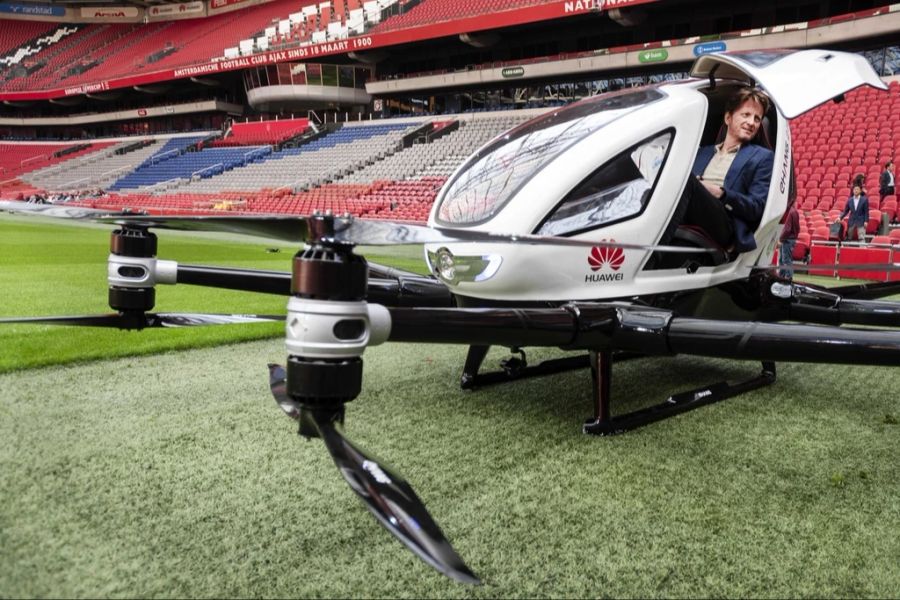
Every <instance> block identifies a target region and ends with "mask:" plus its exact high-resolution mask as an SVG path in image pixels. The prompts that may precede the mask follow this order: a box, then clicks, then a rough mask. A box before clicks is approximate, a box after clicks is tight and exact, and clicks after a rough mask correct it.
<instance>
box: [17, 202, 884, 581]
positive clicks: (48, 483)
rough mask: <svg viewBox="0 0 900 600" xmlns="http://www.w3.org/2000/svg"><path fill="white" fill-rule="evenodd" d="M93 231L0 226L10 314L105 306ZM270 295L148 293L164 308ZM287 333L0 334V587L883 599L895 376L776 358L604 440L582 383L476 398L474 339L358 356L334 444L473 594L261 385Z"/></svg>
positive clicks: (644, 364) (236, 308)
mask: <svg viewBox="0 0 900 600" xmlns="http://www.w3.org/2000/svg"><path fill="white" fill-rule="evenodd" d="M160 238H161V240H160V252H159V255H160V258H165V259H175V260H179V261H181V262H187V263H192V264H227V265H232V266H238V267H259V268H266V269H283V270H287V269H288V265H289V259H290V256H291V255H292V253H293V252H294V250H293V249H292V248H288V247H281V248H280V249H281V251H280V252H278V253H271V252H266V249H267V248H268V247H269V246H273V245H274V244H273V243H266V242H260V241H249V242H248V241H237V240H223V239H220V238H214V237H188V236H184V235H176V234H160ZM107 239H108V229H106V228H97V227H71V226H62V225H55V224H48V223H46V222H44V221H39V220H35V219H24V218H12V217H0V290H2V294H0V316H11V315H26V314H34V315H40V314H78V313H95V312H101V313H102V312H107V311H108V310H109V309H108V307H107V305H106V294H105V289H106V267H105V262H106V255H107V253H108V242H107ZM417 256H418V254H417V252H414V251H410V252H404V253H403V254H402V255H401V256H400V257H399V258H397V259H394V260H397V261H398V262H399V264H400V265H402V266H404V267H405V268H410V266H411V265H413V264H414V263H415V260H416V257H417ZM284 305H285V299H284V298H280V297H275V296H266V295H259V294H246V293H236V292H224V291H217V290H208V289H201V288H193V287H189V286H183V287H167V286H160V287H159V288H158V292H157V310H160V311H168V310H173V311H174V310H191V311H205V312H241V313H246V312H280V311H283V309H284ZM281 327H282V325H281V324H271V325H270V324H263V325H249V326H225V327H210V328H193V329H185V330H165V331H144V332H118V331H96V330H90V329H79V328H70V327H65V328H51V327H45V326H24V325H22V326H5V327H0V440H2V442H0V596H2V597H86V596H90V597H136V596H142V597H143V596H146V597H210V596H221V597H247V596H254V597H255V596H260V597H304V598H317V597H429V598H497V597H504V598H521V597H547V596H550V597H566V598H568V597H579V598H581V597H666V598H671V597H692V598H693V597H760V598H781V597H873V598H881V597H893V598H896V597H900V536H898V535H897V532H898V527H900V461H898V460H897V452H898V448H900V425H898V424H897V421H898V417H900V406H898V398H900V393H898V391H900V376H898V370H897V369H895V368H886V367H882V368H862V367H850V366H840V365H807V364H799V363H794V364H779V365H778V369H779V373H778V381H777V382H776V383H775V385H773V386H770V387H768V388H765V389H762V390H757V391H754V392H751V393H748V394H744V395H742V396H739V397H736V398H733V399H730V400H728V401H727V402H722V403H719V404H717V405H713V406H709V407H705V408H702V409H699V410H696V411H693V412H690V413H687V414H684V415H681V416H678V417H675V418H673V419H669V420H667V421H665V422H661V423H657V424H654V425H651V426H648V427H645V428H643V429H641V430H638V431H635V432H631V433H628V434H625V435H622V436H618V437H614V438H608V439H598V438H590V437H586V436H583V435H581V433H580V423H581V421H582V420H583V419H584V418H585V417H587V416H588V415H589V413H590V388H589V376H588V374H587V373H586V372H570V373H565V374H560V375H554V376H551V377H546V378H542V379H531V380H525V381H520V382H515V383H512V384H508V385H506V386H501V387H494V388H487V389H484V390H480V391H477V392H475V393H470V392H463V391H461V390H460V389H459V387H458V385H457V380H458V376H459V372H460V369H461V365H462V361H463V359H464V357H465V348H464V347H461V346H438V345H425V344H396V343H388V344H385V345H382V346H378V347H374V348H369V349H368V350H367V351H366V353H365V355H364V360H365V377H364V384H363V392H362V394H361V395H360V397H359V398H358V399H356V400H355V401H353V402H352V403H350V404H349V405H348V407H347V423H346V432H347V435H348V436H349V437H351V439H353V440H354V441H356V442H358V443H360V444H361V445H362V446H363V447H365V448H367V449H369V450H370V451H371V452H373V453H374V454H375V455H377V456H379V457H382V458H384V459H385V460H387V461H388V462H389V463H391V464H392V465H393V466H394V467H395V468H397V469H398V470H399V471H400V472H401V473H403V474H404V475H405V476H406V477H407V479H408V480H409V481H410V482H411V483H412V484H413V485H414V486H415V488H416V489H417V491H418V493H419V495H420V496H421V498H422V499H423V501H424V502H425V503H426V505H427V506H428V508H429V510H430V511H431V513H432V515H433V516H434V517H435V519H436V520H437V521H438V523H440V525H441V526H442V528H443V530H444V532H445V533H446V535H447V536H448V538H449V539H450V540H451V542H452V543H453V544H454V546H455V547H456V549H457V550H458V551H459V553H460V554H461V555H462V556H463V558H464V559H465V560H466V562H467V563H468V564H469V566H470V567H472V568H473V570H474V571H475V572H476V573H477V574H478V575H479V576H481V577H482V579H483V580H484V585H483V586H480V587H467V586H462V585H459V584H455V583H453V582H451V581H449V580H447V579H445V578H444V577H442V576H440V575H439V574H437V573H436V572H434V571H433V570H432V569H430V568H429V567H427V566H426V565H425V564H424V563H422V562H421V561H419V560H418V559H416V558H415V557H414V556H413V555H412V554H411V553H409V552H408V551H407V550H406V549H405V548H403V546H402V545H401V544H399V543H398V542H397V541H395V540H394V539H393V538H392V537H391V536H390V535H388V534H387V533H386V532H385V531H384V530H383V529H382V528H381V527H380V526H379V525H378V524H377V523H376V522H375V520H374V519H372V517H371V516H370V515H369V514H368V512H367V511H366V510H365V509H364V508H363V506H362V504H361V503H360V502H359V501H358V500H357V498H356V497H355V496H354V494H353V493H352V492H351V491H350V490H349V489H347V487H346V484H345V483H344V481H343V479H342V478H341V477H340V475H339V474H338V473H337V472H336V470H335V468H334V465H333V463H332V462H331V460H330V458H329V457H328V455H327V453H326V452H325V449H324V448H323V447H322V446H321V443H320V442H318V441H315V440H313V441H311V442H306V441H305V440H302V439H300V438H298V437H297V435H296V428H295V426H294V423H293V422H292V421H290V420H288V419H287V418H285V417H284V416H283V415H282V414H281V411H280V410H279V409H278V408H277V406H276V405H275V403H274V401H273V400H272V398H271V395H270V394H269V391H268V382H267V371H266V363H268V362H283V361H284V358H285V350H284V347H283V341H282V339H281ZM561 354H562V353H561V352H560V351H557V350H552V349H534V350H532V351H529V358H530V359H533V360H536V359H538V358H540V357H551V356H554V357H555V356H560V355H561ZM504 356H505V353H504V352H503V351H501V350H499V349H495V350H494V351H492V353H491V355H490V357H489V359H488V362H489V363H490V364H491V365H496V363H497V360H499V359H500V358H502V357H504ZM757 370H758V365H757V364H754V363H738V362H730V361H721V360H713V359H701V358H692V357H675V358H664V359H663V358H659V359H639V360H633V361H627V362H624V363H621V364H616V365H614V367H613V377H614V379H613V384H612V392H613V395H614V397H615V398H616V401H617V405H616V407H617V409H618V410H630V409H634V408H638V407H640V406H644V405H646V404H649V403H653V402H658V401H660V400H661V399H662V398H664V397H665V396H667V395H668V394H670V393H672V392H675V391H681V390H685V389H690V388H691V387H696V386H698V385H701V384H704V383H709V382H711V381H717V380H721V379H739V378H741V377H745V376H748V375H752V374H755V373H756V371H757Z"/></svg>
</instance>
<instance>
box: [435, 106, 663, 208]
mask: <svg viewBox="0 0 900 600" xmlns="http://www.w3.org/2000/svg"><path fill="white" fill-rule="evenodd" d="M661 98H663V94H662V92H660V91H659V90H657V89H655V88H643V89H640V90H637V91H633V90H627V91H624V92H619V93H613V94H606V95H603V96H595V97H593V98H589V99H587V100H583V101H581V102H579V103H577V104H574V105H572V106H571V107H568V108H565V109H562V110H559V111H553V112H552V113H550V114H548V115H546V116H543V117H541V118H538V119H536V120H534V121H531V122H529V123H526V124H525V125H523V126H521V127H519V128H517V129H514V130H513V131H511V132H510V133H508V134H506V135H504V136H502V137H500V138H498V139H496V140H495V141H494V142H492V143H491V144H489V145H488V146H486V147H485V148H484V149H482V150H481V151H479V152H478V153H477V154H475V156H473V157H472V158H471V159H470V160H469V162H468V163H467V164H466V165H465V166H464V167H463V168H462V169H461V170H460V171H459V173H457V174H456V176H455V177H454V178H453V179H452V180H451V181H450V183H449V184H448V185H447V187H446V192H445V193H444V194H443V197H442V198H441V199H440V201H439V202H440V204H439V206H438V213H437V221H438V222H440V223H443V224H446V225H472V224H476V223H481V222H484V221H486V220H488V219H490V218H491V217H493V216H494V215H495V214H496V213H497V212H498V211H499V210H500V208H502V207H503V205H504V204H506V202H507V201H508V200H509V199H510V198H512V196H513V195H514V194H515V193H516V192H517V191H518V190H519V188H521V187H522V185H523V184H525V182H526V181H528V180H529V179H530V178H531V177H532V176H533V175H534V174H535V173H537V172H538V171H540V170H541V169H542V168H543V167H544V166H545V165H547V164H548V163H549V162H550V161H552V160H553V159H554V158H556V157H557V156H558V155H559V154H560V153H561V152H562V151H564V150H565V149H566V148H568V147H569V146H571V145H572V144H574V143H576V142H578V141H579V140H581V139H583V138H584V137H586V136H587V135H590V134H591V133H593V132H595V131H596V130H598V129H600V128H601V127H604V126H605V125H608V124H609V123H611V122H613V121H615V120H616V119H619V118H621V117H622V116H624V115H626V114H628V113H630V112H633V111H634V110H637V109H638V108H639V107H641V106H644V105H646V104H648V103H650V102H654V101H656V100H659V99H661Z"/></svg>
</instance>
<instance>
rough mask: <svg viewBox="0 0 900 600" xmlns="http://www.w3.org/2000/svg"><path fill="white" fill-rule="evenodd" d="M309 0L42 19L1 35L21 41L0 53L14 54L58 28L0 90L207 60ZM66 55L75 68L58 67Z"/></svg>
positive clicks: (55, 85)
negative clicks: (168, 15)
mask: <svg viewBox="0 0 900 600" xmlns="http://www.w3.org/2000/svg"><path fill="white" fill-rule="evenodd" d="M311 3H312V2H310V1H304V0H301V1H300V2H298V0H274V1H273V2H268V3H265V4H259V5H256V6H251V7H248V8H245V9H243V10H239V11H234V12H230V13H225V14H220V15H214V16H211V17H207V18H203V19H185V20H181V21H167V22H160V23H152V24H149V25H143V24H142V25H108V24H94V25H79V26H67V25H58V26H57V25H54V26H51V27H49V28H47V27H46V24H40V27H37V26H35V27H32V28H31V29H29V31H28V32H27V33H25V32H23V33H21V34H16V35H7V36H6V37H4V38H2V39H5V40H8V43H9V44H16V43H17V42H18V43H19V44H20V45H19V46H18V47H16V48H15V49H12V48H11V49H9V50H8V51H7V52H5V53H0V54H3V55H10V56H14V55H15V54H16V52H17V51H19V50H21V49H22V46H21V44H27V43H29V42H30V41H31V40H34V39H36V38H35V36H41V35H43V36H45V37H46V36H47V35H49V34H50V33H53V32H59V33H58V35H54V37H53V39H52V40H45V41H43V42H42V43H41V44H40V45H39V46H37V45H35V46H34V47H33V48H31V50H30V51H29V52H28V53H26V54H24V55H23V57H20V59H19V62H21V61H22V60H26V61H27V62H28V65H29V69H28V72H27V73H26V72H25V71H24V66H23V70H19V71H17V72H16V73H10V74H9V75H12V76H13V77H12V78H11V79H9V80H7V81H0V89H2V90H4V91H22V90H37V89H52V88H59V87H63V86H66V87H69V86H75V85H80V84H83V83H91V82H96V81H101V80H106V79H112V78H116V77H125V76H129V75H134V74H135V73H136V72H137V73H140V72H151V71H156V70H164V69H171V68H175V67H180V66H185V65H190V64H200V63H206V62H209V61H210V60H213V59H216V58H218V57H222V56H223V54H224V50H225V48H228V47H231V46H236V45H237V44H238V42H239V41H240V40H242V39H244V38H248V37H255V36H260V35H262V34H263V32H264V31H265V29H266V27H268V26H270V25H271V23H272V22H273V21H276V22H277V21H278V20H279V19H281V18H287V16H288V15H289V14H290V13H291V12H293V11H296V10H297V9H298V8H302V7H303V6H304V5H308V4H311ZM4 23H10V21H4ZM15 23H16V26H15V28H10V29H17V28H19V27H20V25H19V23H28V22H20V21H16V22H15ZM29 27H30V26H29ZM41 28H44V29H41ZM4 29H5V28H4ZM41 39H44V38H41ZM88 40H90V42H88ZM88 49H90V50H89V51H87V52H83V51H84V50H88ZM20 54H21V53H20ZM73 58H77V61H75V62H76V64H75V65H72V62H73V61H72V59H73ZM66 60H68V61H69V62H68V64H69V65H72V66H73V67H74V68H71V69H61V68H60V65H63V64H66V63H65V61H66ZM17 64H18V63H17ZM4 70H6V69H4Z"/></svg>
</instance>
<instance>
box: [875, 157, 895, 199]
mask: <svg viewBox="0 0 900 600" xmlns="http://www.w3.org/2000/svg"><path fill="white" fill-rule="evenodd" d="M894 189H895V188H894V161H892V160H889V161H887V162H886V163H885V165H884V171H883V172H882V173H881V178H880V179H879V180H878V193H879V194H880V195H881V197H882V198H884V197H885V196H892V195H893V194H894Z"/></svg>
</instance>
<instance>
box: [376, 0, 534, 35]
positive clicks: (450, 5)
mask: <svg viewBox="0 0 900 600" xmlns="http://www.w3.org/2000/svg"><path fill="white" fill-rule="evenodd" d="M537 4H543V0H460V1H458V2H446V1H445V0H422V2H420V3H419V4H418V5H417V6H415V7H414V8H412V9H411V10H409V11H406V12H404V13H403V14H399V15H397V16H394V17H390V18H389V19H386V20H385V21H384V22H382V23H381V24H380V25H378V26H377V27H375V28H374V29H373V30H372V32H373V33H380V32H383V31H392V30H395V29H404V28H407V27H418V26H421V25H428V24H431V23H440V22H442V21H450V20H453V19H459V18H462V17H475V16H478V15H484V14H488V13H494V12H498V11H502V10H514V9H517V8H521V7H523V6H533V5H537Z"/></svg>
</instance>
